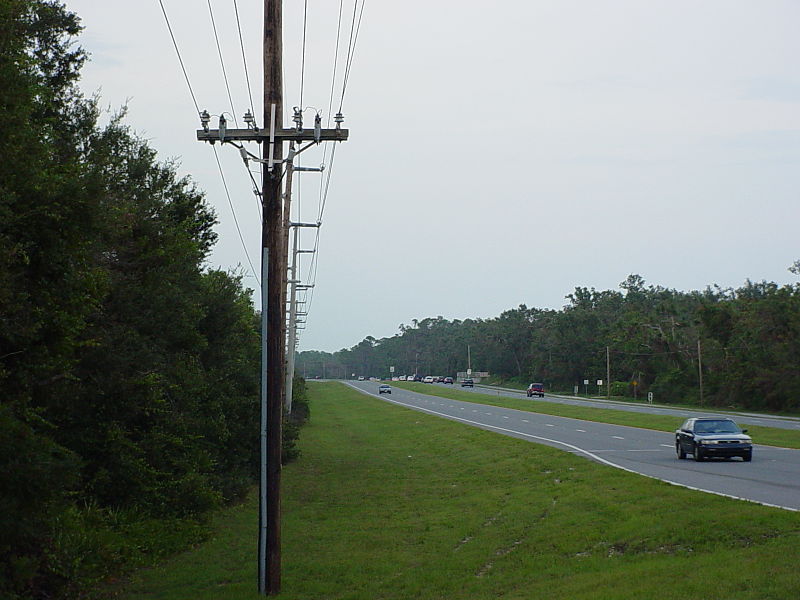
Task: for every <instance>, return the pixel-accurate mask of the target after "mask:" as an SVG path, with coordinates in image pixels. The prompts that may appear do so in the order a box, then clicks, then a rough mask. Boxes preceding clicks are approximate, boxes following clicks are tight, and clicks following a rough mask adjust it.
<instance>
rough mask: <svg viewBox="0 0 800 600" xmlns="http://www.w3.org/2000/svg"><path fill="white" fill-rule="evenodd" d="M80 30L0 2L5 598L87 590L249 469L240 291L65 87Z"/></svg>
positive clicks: (201, 531)
mask: <svg viewBox="0 0 800 600" xmlns="http://www.w3.org/2000/svg"><path fill="white" fill-rule="evenodd" d="M80 29H81V27H80V20H79V18H78V17H77V16H76V15H75V14H74V13H71V12H70V11H68V10H67V9H66V8H65V7H64V6H63V4H62V3H61V2H60V1H58V0H4V1H3V2H2V3H0V107H2V115H3V118H2V120H0V390H2V395H0V489H2V495H0V597H2V598H10V599H14V598H79V597H91V596H94V595H102V593H101V592H100V591H98V590H100V589H102V588H101V587H99V586H100V584H101V583H102V582H103V581H105V579H106V578H107V577H108V576H109V574H111V573H115V572H118V571H119V570H120V568H122V567H123V566H126V565H133V564H141V563H143V562H147V561H151V560H153V559H155V558H157V557H159V556H161V555H163V554H165V553H169V552H174V551H175V550H177V549H179V548H182V547H184V546H185V545H186V544H187V543H190V542H193V541H196V540H198V539H199V538H200V537H202V536H203V535H205V532H206V531H207V528H206V522H207V520H208V517H209V515H210V514H211V512H212V511H213V510H214V509H215V508H217V507H219V506H221V505H222V504H223V503H229V502H234V501H237V500H238V499H240V498H242V496H243V495H244V494H245V493H246V492H247V491H248V489H249V488H250V487H251V486H252V483H253V481H254V478H255V477H256V475H257V471H258V448H259V444H258V423H259V400H258V398H259V370H260V367H259V365H260V337H259V336H260V333H259V331H260V329H259V325H258V321H259V315H258V314H257V313H256V311H255V310H254V307H253V304H252V299H251V295H250V291H249V290H245V289H244V288H243V285H242V279H241V276H240V275H239V274H236V273H229V272H224V271H220V270H216V269H210V268H208V267H207V264H206V261H207V257H208V255H209V252H210V250H211V248H212V246H213V244H214V243H215V241H216V234H215V233H214V229H213V227H214V225H215V224H216V217H215V215H214V212H213V210H212V209H211V207H210V206H209V205H208V203H207V202H206V200H205V198H204V196H203V193H202V192H201V191H200V190H198V189H197V188H196V187H195V186H194V184H193V183H192V182H191V181H190V180H189V179H187V178H182V177H180V176H178V174H177V165H176V164H175V163H174V162H170V161H167V162H161V161H159V160H158V158H157V155H156V151H155V150H154V149H153V148H152V147H151V146H150V145H149V144H148V143H147V142H146V141H145V140H144V139H142V138H141V137H139V136H138V135H136V134H135V133H134V132H133V131H131V129H130V128H129V127H128V126H127V125H126V124H125V115H124V110H122V111H120V112H119V113H118V114H111V115H106V114H105V113H104V112H103V111H102V110H101V109H100V107H99V99H98V98H86V97H84V96H83V95H82V94H81V92H80V91H79V88H78V87H77V82H78V80H79V76H80V70H81V67H82V65H83V64H84V62H85V61H86V60H87V54H86V53H85V52H84V50H83V49H82V48H81V47H80V46H78V45H77V44H76V36H77V35H78V34H79V32H80ZM101 122H104V123H105V124H103V125H101ZM295 389H296V390H298V394H299V395H300V396H303V393H304V387H303V385H302V383H298V384H296V385H295ZM294 405H295V406H300V407H303V409H304V410H301V411H299V414H301V415H307V407H306V406H304V402H303V399H302V398H295V402H294ZM286 429H287V432H288V439H287V444H288V446H287V450H288V451H287V456H294V455H296V453H297V450H296V447H295V446H294V441H295V440H296V438H297V427H296V424H293V425H292V426H290V427H287V428H286Z"/></svg>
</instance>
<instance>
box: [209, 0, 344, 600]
mask: <svg viewBox="0 0 800 600" xmlns="http://www.w3.org/2000/svg"><path fill="white" fill-rule="evenodd" d="M281 8H282V7H281V0H264V121H263V123H264V127H262V128H259V127H257V125H256V123H255V119H254V118H253V115H251V114H250V112H249V111H248V113H247V114H246V115H245V122H246V123H247V125H248V126H247V128H246V129H229V128H228V127H227V123H226V121H225V119H224V117H222V116H220V117H219V128H218V129H210V128H209V122H210V120H211V116H210V115H209V114H208V111H205V110H204V111H203V112H202V113H201V114H200V122H201V124H202V126H203V128H202V129H199V130H197V139H198V141H201V142H208V143H211V144H215V143H220V144H223V145H224V144H228V143H230V144H234V145H236V147H237V148H239V149H240V151H241V152H242V156H243V158H245V162H247V161H248V160H257V161H258V162H262V163H266V165H265V166H266V168H265V169H264V172H263V178H262V182H261V184H262V194H261V202H262V207H263V211H262V215H263V217H262V223H261V429H260V444H261V469H260V473H261V477H260V493H259V534H258V589H259V592H260V593H261V594H269V595H275V594H278V593H280V588H281V528H280V512H281V501H280V483H281V441H282V434H281V429H282V416H283V415H282V408H283V400H284V395H285V392H284V390H285V385H286V367H285V365H286V304H285V299H286V263H287V251H286V249H285V248H286V242H285V239H286V236H287V235H288V231H287V227H288V214H287V215H286V220H284V210H285V209H284V206H283V201H284V198H283V194H282V193H281V187H282V185H281V184H282V176H283V164H284V161H283V144H284V142H296V143H302V142H308V145H306V146H305V147H304V148H301V149H299V150H298V151H297V153H298V154H299V153H300V152H302V151H303V150H304V149H305V148H308V147H310V146H312V145H314V144H319V143H320V142H326V141H332V142H343V141H345V140H347V139H348V131H347V130H346V129H342V128H341V124H342V122H343V121H344V117H342V115H341V113H337V114H336V116H335V118H334V122H335V123H336V127H335V129H322V127H321V124H320V120H319V119H316V121H315V126H314V128H312V129H303V128H302V125H301V124H299V125H298V126H297V127H294V128H289V129H284V127H283V40H282V13H281ZM239 142H258V143H259V144H262V148H263V150H264V152H263V154H264V155H265V156H267V159H266V160H261V159H259V158H258V157H257V156H255V155H253V154H250V153H249V152H247V151H246V149H245V148H244V145H243V144H240V143H239ZM289 177H291V172H290V171H289ZM313 226H315V227H318V226H319V223H316V224H314V225H313Z"/></svg>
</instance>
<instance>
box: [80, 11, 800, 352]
mask: <svg viewBox="0 0 800 600" xmlns="http://www.w3.org/2000/svg"><path fill="white" fill-rule="evenodd" d="M162 1H163V5H164V7H165V9H166V11H167V14H168V16H169V19H170V22H171V24H172V27H173V31H174V33H175V36H176V40H177V43H178V46H179V48H180V52H181V55H182V57H183V60H184V63H185V66H186V69H187V72H188V76H189V80H190V83H191V85H192V88H193V91H194V94H195V97H196V98H197V103H198V105H199V108H200V109H201V110H202V109H208V111H209V112H210V113H212V114H214V115H218V114H220V113H222V112H223V111H226V112H228V113H230V112H232V111H231V108H230V102H229V99H228V95H227V92H226V89H225V84H224V79H223V75H222V69H221V67H220V60H219V57H218V55H217V46H216V42H215V38H214V32H213V29H212V24H211V19H210V16H209V9H208V2H207V1H203V0H162ZM262 4H263V3H262V2H261V0H237V2H236V4H235V6H237V7H238V10H239V16H240V22H241V26H242V33H243V39H244V46H245V57H246V62H247V66H248V72H249V78H250V83H251V88H252V96H253V100H254V103H255V107H254V108H255V111H256V115H257V117H258V118H259V120H261V114H262V109H261V106H260V98H261V97H262V92H261V90H262V82H261V80H262V76H261V71H262V64H261V51H262V50H261V49H262V41H261V35H262ZM303 4H304V3H303V2H301V1H300V0H294V1H291V0H286V1H285V2H284V73H285V89H284V103H285V107H286V116H285V120H284V122H285V123H286V124H287V126H288V125H289V124H290V123H291V121H290V119H291V112H290V111H291V107H292V106H294V105H298V104H300V89H301V85H300V72H301V48H302V40H303ZM307 4H308V16H307V33H306V40H307V41H306V52H305V75H304V78H303V101H302V102H303V105H304V106H305V107H314V108H316V109H318V110H321V112H322V115H323V119H325V120H327V118H328V116H329V111H328V106H329V104H330V103H331V86H332V75H333V69H334V56H335V47H336V39H337V20H338V15H339V2H336V1H335V0H325V1H321V0H308V2H307ZM67 6H68V7H69V8H70V9H71V10H73V11H75V12H77V13H78V14H79V15H80V16H81V18H82V19H83V25H84V26H85V31H84V33H83V35H82V36H81V40H80V43H81V44H82V45H83V46H84V48H85V49H86V50H88V51H89V52H90V54H91V62H90V63H89V64H88V65H87V66H86V67H85V69H84V78H83V87H84V89H85V91H86V92H87V93H93V92H96V91H98V90H99V92H100V94H101V96H102V102H103V104H104V105H106V106H110V107H112V108H118V107H120V106H121V105H123V104H125V103H126V102H127V104H128V107H129V117H128V123H129V124H130V125H131V126H132V127H133V128H134V129H135V130H136V131H137V132H139V133H140V134H142V135H143V136H144V137H146V138H148V139H149V140H150V141H151V144H152V145H153V146H154V147H155V148H156V149H157V150H158V152H159V155H160V157H161V158H163V159H167V158H178V159H179V160H180V161H181V165H182V166H181V173H184V174H188V175H190V176H191V177H192V179H193V180H194V181H195V182H196V183H197V185H198V187H200V188H201V189H202V190H204V191H205V192H206V194H207V198H208V201H209V202H210V203H211V204H212V205H213V206H214V207H215V209H216V212H217V214H218V217H219V220H220V225H219V226H218V228H217V231H218V233H219V235H220V240H219V243H218V244H217V246H216V249H215V250H214V252H213V254H212V256H211V259H210V261H209V266H210V267H219V268H223V269H226V270H227V269H233V268H236V267H237V266H238V265H241V267H242V269H244V271H245V272H246V273H247V277H245V284H246V285H247V286H248V287H252V288H256V287H257V285H256V281H255V278H254V277H252V275H251V273H250V266H249V264H248V259H247V258H246V256H245V251H244V249H243V247H242V243H241V242H240V239H239V235H238V233H237V230H236V227H235V224H234V219H233V214H232V210H231V207H230V205H229V203H228V200H227V197H226V195H225V191H224V188H223V185H222V179H221V177H220V173H219V170H218V168H217V163H216V161H215V158H214V151H213V149H212V148H211V147H210V146H208V145H207V144H201V143H200V142H197V141H196V138H195V131H196V129H198V128H199V122H198V119H197V111H196V110H195V106H194V103H193V101H192V97H191V95H190V93H189V91H188V88H187V85H186V83H185V81H184V79H183V75H182V73H181V69H180V64H179V62H178V59H177V56H176V53H175V49H174V48H173V46H172V41H171V39H170V36H169V32H168V30H167V26H166V22H165V20H164V16H163V14H162V12H161V7H160V5H159V2H158V0H144V1H141V2H129V1H122V0H68V1H67ZM211 7H212V9H213V12H214V17H215V20H216V28H217V32H218V35H219V42H220V45H221V48H222V52H223V57H224V64H225V69H226V72H227V75H228V79H229V82H230V88H231V95H232V98H233V103H234V108H235V113H236V116H237V117H238V118H239V119H240V123H241V115H242V114H243V113H244V111H245V110H246V109H247V108H248V107H249V105H250V100H249V99H248V96H249V94H248V90H247V85H246V79H245V76H244V62H245V60H243V58H242V52H241V48H240V43H239V37H238V32H237V24H236V18H235V13H234V1H233V0H211ZM342 7H343V8H342V27H341V36H340V53H339V60H338V63H337V65H338V66H337V67H336V68H337V77H336V81H335V83H334V85H333V87H334V90H335V91H334V97H335V99H334V101H333V111H332V112H334V113H335V112H336V110H337V109H338V105H339V102H340V100H341V96H342V81H341V75H342V73H343V72H344V63H345V58H346V56H345V55H346V52H347V47H348V41H349V39H350V38H349V36H350V26H351V23H352V20H353V14H354V13H353V11H354V6H353V0H344V1H343V4H342ZM360 9H361V3H360V2H359V4H358V10H359V11H360ZM798 23H800V2H797V1H795V0H787V1H775V0H760V1H759V2H754V1H750V0H740V1H735V0H713V1H712V0H666V1H642V0H629V1H623V0H616V1H611V0H593V1H588V0H586V1H569V0H549V1H537V0H520V1H516V0H515V1H511V0H505V1H503V0H499V1H497V2H491V3H487V2H477V1H472V0H459V1H456V0H447V1H445V0H439V1H436V0H427V1H419V0H404V1H403V2H399V1H395V2H386V1H385V0H384V1H375V0H371V1H369V2H366V6H365V8H364V12H363V19H362V21H361V28H360V32H359V36H358V40H357V46H356V49H355V55H354V59H353V62H352V68H351V71H350V76H349V79H348V84H347V88H346V93H345V96H344V101H343V109H342V111H343V113H344V115H345V118H346V121H345V125H344V126H345V127H347V128H349V129H350V141H348V142H345V143H343V144H340V145H339V146H338V148H337V150H336V155H335V163H334V166H333V169H332V170H330V173H331V179H330V187H329V191H328V194H327V198H326V202H325V210H324V213H323V217H322V221H323V226H322V229H321V232H320V249H319V253H318V269H317V275H316V279H315V284H316V287H315V288H314V294H313V302H312V304H311V308H310V314H309V316H308V324H307V328H306V329H305V331H303V332H302V336H301V339H300V347H301V349H302V350H311V349H317V350H326V351H335V350H338V349H341V348H344V347H350V346H353V345H354V344H356V343H358V342H359V341H360V340H362V339H363V338H364V337H366V336H367V335H372V336H374V337H376V338H380V337H386V336H391V335H394V334H395V333H397V332H398V326H399V325H400V324H401V323H405V324H410V323H411V321H412V319H422V318H425V317H431V316H432V317H435V316H437V315H441V316H443V317H445V318H447V319H464V318H476V317H482V318H490V317H494V316H497V315H498V314H499V313H500V312H502V311H503V310H506V309H509V308H514V307H516V306H517V305H519V304H522V303H524V304H527V305H528V306H536V307H542V308H561V307H562V306H563V305H564V304H565V302H566V301H565V299H564V296H566V295H567V294H569V293H571V292H572V291H573V289H574V288H575V287H576V286H585V287H595V288H597V289H601V290H604V289H617V287H618V284H619V283H620V282H621V281H623V280H624V279H625V278H626V277H627V276H628V275H629V274H631V273H637V274H639V275H641V276H642V277H643V278H644V279H645V280H646V281H647V282H648V283H649V284H653V285H661V286H664V287H669V288H676V289H679V290H692V289H703V288H705V287H706V286H707V285H712V284H718V285H720V286H723V287H738V286H740V285H742V284H743V283H744V282H745V280H747V279H748V278H749V279H751V280H756V281H761V280H764V279H766V280H768V281H776V282H778V283H789V282H794V281H797V278H796V277H795V276H794V275H792V274H790V273H789V272H788V271H787V267H789V266H790V265H791V264H792V262H793V261H794V260H796V259H798V258H800V243H798V238H799V237H800V236H798V217H799V216H800V202H799V201H800V69H799V68H798V56H800V35H798ZM305 118H306V124H307V125H308V124H309V123H311V122H313V110H310V111H308V112H306V116H305ZM229 121H230V118H229ZM215 126H216V119H215V120H214V121H213V122H212V127H215ZM216 148H217V152H218V155H219V157H220V160H221V162H222V166H223V172H224V176H225V180H226V181H227V184H228V188H229V190H230V192H231V200H232V203H233V206H234V209H235V211H236V217H237V218H238V221H239V225H240V228H241V231H242V235H243V237H244V241H245V244H246V247H247V251H248V252H249V254H250V257H251V259H252V261H253V264H254V265H256V268H258V262H257V261H258V257H259V246H260V227H259V215H258V209H257V204H256V200H255V196H254V195H253V193H252V188H251V184H250V179H249V177H248V175H247V171H246V170H245V167H244V165H243V163H242V161H241V159H240V157H239V153H238V151H237V150H236V149H234V148H231V147H224V148H220V147H219V146H216ZM329 156H330V154H329V153H328V155H327V157H329ZM302 158H303V160H302V163H301V164H304V165H307V166H318V165H319V164H321V162H322V161H323V151H322V149H319V150H318V149H313V150H309V151H308V152H307V153H305V154H304V155H302ZM326 162H327V163H329V158H327V159H326ZM324 177H325V178H327V174H326V175H325V176H324ZM297 178H298V179H300V180H301V182H300V184H299V189H295V198H296V199H298V202H299V205H300V213H299V214H295V215H294V216H293V219H295V220H302V221H315V220H316V219H317V215H318V214H319V203H320V199H321V196H322V195H323V194H322V193H321V186H320V181H321V176H320V175H319V174H318V173H303V174H298V176H297ZM303 236H304V238H303V242H302V244H301V246H302V247H304V248H308V247H311V246H313V243H314V234H313V231H312V230H305V231H304V232H303ZM301 261H302V262H301V264H302V267H301V270H302V276H303V279H307V278H308V276H309V271H310V267H311V259H310V255H301ZM255 300H256V302H257V303H258V302H260V297H259V296H258V295H257V294H256V297H255Z"/></svg>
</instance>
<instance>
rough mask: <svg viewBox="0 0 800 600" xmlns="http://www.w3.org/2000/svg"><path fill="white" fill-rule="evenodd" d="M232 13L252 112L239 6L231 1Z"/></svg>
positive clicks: (251, 96)
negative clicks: (234, 17)
mask: <svg viewBox="0 0 800 600" xmlns="http://www.w3.org/2000/svg"><path fill="white" fill-rule="evenodd" d="M233 11H234V12H235V13H236V29H238V31H239V46H240V48H241V49H242V63H243V64H244V79H245V81H246V82H247V97H248V98H249V99H250V111H251V112H252V110H253V92H252V90H251V89H250V74H249V72H248V70H247V58H246V57H245V52H244V37H242V24H241V23H240V22H239V6H238V5H237V4H236V0H233Z"/></svg>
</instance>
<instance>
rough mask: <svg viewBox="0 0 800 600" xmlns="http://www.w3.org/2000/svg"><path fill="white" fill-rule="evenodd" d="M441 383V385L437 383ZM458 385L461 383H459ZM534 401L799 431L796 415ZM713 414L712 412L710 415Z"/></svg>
mask: <svg viewBox="0 0 800 600" xmlns="http://www.w3.org/2000/svg"><path fill="white" fill-rule="evenodd" d="M436 385H441V384H436ZM456 387H458V386H456ZM459 389H461V390H464V391H470V392H475V393H478V394H490V395H492V396H506V397H509V398H526V397H527V396H526V394H525V392H521V391H517V390H510V389H506V388H496V387H490V386H477V387H474V388H468V387H467V388H459ZM532 400H533V401H538V402H553V403H555V404H572V405H574V406H590V407H593V408H613V409H615V410H625V411H629V412H639V413H646V414H652V415H669V416H675V417H682V418H684V419H688V418H689V417H708V416H712V415H722V414H724V415H725V416H729V417H731V418H732V419H733V420H734V421H736V422H737V423H738V424H739V425H763V426H764V427H776V428H778V429H795V430H800V419H798V418H797V417H781V416H776V415H758V414H752V413H746V412H736V411H721V412H720V411H716V412H711V411H700V410H691V409H688V408H671V407H666V406H659V405H657V404H646V403H633V402H616V401H614V400H610V401H609V400H600V399H586V398H575V397H573V396H553V395H551V394H545V396H544V398H538V397H534V398H533V399H532ZM709 413H711V414H709Z"/></svg>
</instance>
